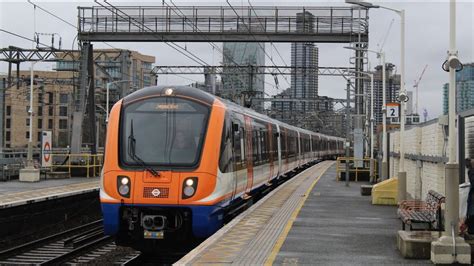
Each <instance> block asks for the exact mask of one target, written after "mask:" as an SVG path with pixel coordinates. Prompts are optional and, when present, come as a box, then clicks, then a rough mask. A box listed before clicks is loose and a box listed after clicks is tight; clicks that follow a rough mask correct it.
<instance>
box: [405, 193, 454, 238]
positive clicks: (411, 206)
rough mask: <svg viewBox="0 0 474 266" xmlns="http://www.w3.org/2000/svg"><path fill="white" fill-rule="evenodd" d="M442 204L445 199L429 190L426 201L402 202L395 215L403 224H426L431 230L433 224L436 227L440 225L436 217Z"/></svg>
mask: <svg viewBox="0 0 474 266" xmlns="http://www.w3.org/2000/svg"><path fill="white" fill-rule="evenodd" d="M444 202H445V197H444V196H443V195H441V194H439V193H438V192H436V191H434V190H430V191H428V194H427V196H426V201H420V200H414V201H403V202H401V203H400V206H399V209H398V210H397V213H398V216H399V217H400V219H401V220H402V222H403V223H404V224H409V225H411V224H413V223H427V224H429V225H430V228H431V225H433V224H434V223H435V222H436V224H438V225H439V224H440V223H439V222H438V221H437V220H438V218H437V217H438V215H439V212H440V209H441V204H442V203H444ZM403 228H404V227H403ZM439 229H440V228H439Z"/></svg>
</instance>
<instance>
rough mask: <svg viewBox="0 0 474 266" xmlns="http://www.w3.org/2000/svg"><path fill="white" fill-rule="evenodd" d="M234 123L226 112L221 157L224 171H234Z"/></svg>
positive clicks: (221, 168) (220, 166)
mask: <svg viewBox="0 0 474 266" xmlns="http://www.w3.org/2000/svg"><path fill="white" fill-rule="evenodd" d="M231 136H232V124H231V123H230V119H229V115H228V114H226V117H225V119H224V126H223V128H222V139H221V151H220V157H219V169H220V170H221V172H222V173H229V172H232V171H233V167H232V143H233V142H232V138H231Z"/></svg>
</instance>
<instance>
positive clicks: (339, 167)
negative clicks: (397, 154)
mask: <svg viewBox="0 0 474 266" xmlns="http://www.w3.org/2000/svg"><path fill="white" fill-rule="evenodd" d="M346 160H348V161H349V174H350V173H354V175H355V181H356V182H357V181H359V174H362V173H368V175H369V177H370V174H371V173H370V172H371V171H370V164H371V163H372V164H373V175H374V176H372V177H370V178H371V179H372V178H376V177H378V172H377V169H378V168H377V160H375V159H373V160H372V159H370V158H363V159H356V158H354V157H349V158H347V157H337V160H336V178H337V181H340V180H341V179H342V177H341V173H342V172H346ZM371 161H372V162H371ZM357 162H362V164H360V163H357ZM357 165H362V167H358V166H357Z"/></svg>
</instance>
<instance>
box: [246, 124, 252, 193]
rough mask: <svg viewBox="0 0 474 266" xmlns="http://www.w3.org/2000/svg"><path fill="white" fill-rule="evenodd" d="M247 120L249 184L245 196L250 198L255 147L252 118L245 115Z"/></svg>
mask: <svg viewBox="0 0 474 266" xmlns="http://www.w3.org/2000/svg"><path fill="white" fill-rule="evenodd" d="M244 120H245V133H246V134H245V149H246V151H247V154H246V156H247V184H246V186H245V194H246V195H245V196H249V194H250V191H251V190H252V186H253V156H254V154H253V145H252V136H253V135H252V133H253V131H252V118H251V117H249V116H245V115H244Z"/></svg>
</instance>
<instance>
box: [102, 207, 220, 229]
mask: <svg viewBox="0 0 474 266" xmlns="http://www.w3.org/2000/svg"><path fill="white" fill-rule="evenodd" d="M101 205H102V214H103V217H104V231H105V234H106V235H116V234H117V233H118V230H119V221H120V217H119V215H120V206H121V204H114V203H102V204H101ZM124 206H133V207H140V206H150V205H145V204H137V205H130V204H124ZM155 206H159V207H163V208H183V207H184V208H189V209H191V212H192V216H193V217H192V222H193V224H192V229H193V234H194V236H196V237H208V236H210V235H212V234H213V233H214V232H216V231H217V230H219V228H221V227H222V224H223V220H224V213H223V209H222V208H221V207H218V206H189V205H155Z"/></svg>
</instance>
